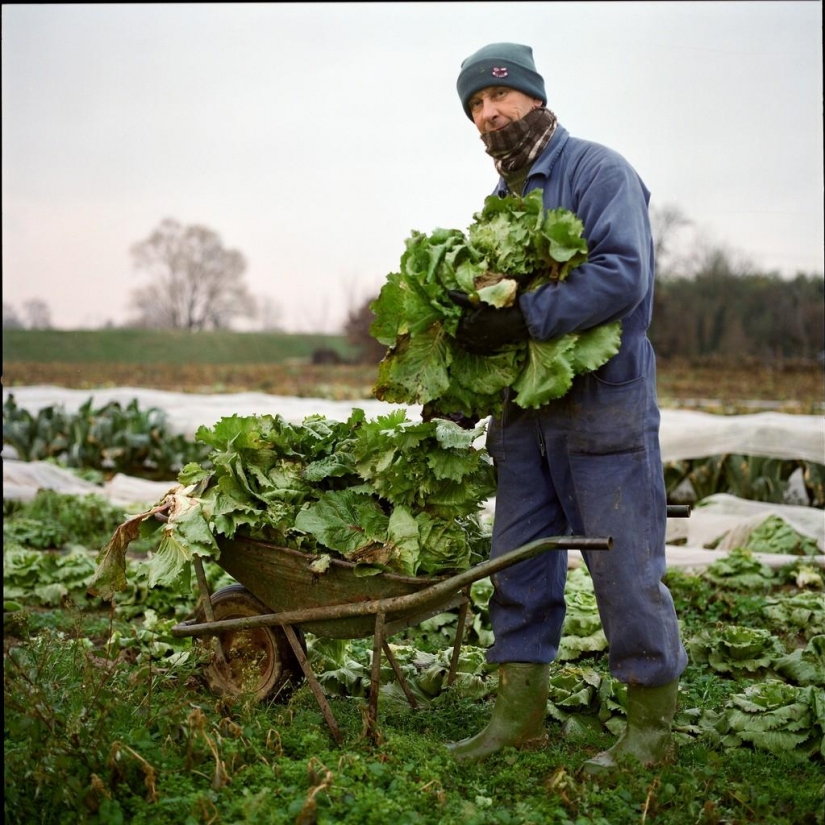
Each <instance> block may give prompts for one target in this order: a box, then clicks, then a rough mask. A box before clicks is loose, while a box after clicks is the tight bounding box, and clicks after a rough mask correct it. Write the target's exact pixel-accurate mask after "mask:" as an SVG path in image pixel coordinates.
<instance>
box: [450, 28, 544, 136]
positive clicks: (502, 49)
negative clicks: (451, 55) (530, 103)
mask: <svg viewBox="0 0 825 825" xmlns="http://www.w3.org/2000/svg"><path fill="white" fill-rule="evenodd" d="M488 86H507V87H508V88H510V89H516V90H518V91H519V92H524V94H526V95H529V96H530V97H535V98H538V99H539V100H541V102H542V103H543V104H545V105H546V104H547V93H546V92H545V91H544V78H542V76H541V75H540V74H539V73H538V72H537V71H536V64H535V63H534V62H533V50H532V49H531V48H530V47H529V46H521V45H519V44H518V43H490V44H489V45H488V46H484V47H483V48H481V49H479V50H478V51H477V52H475V53H474V54H471V55H470V56H469V57H468V58H467V59H466V60H465V61H464V62H463V63H462V64H461V72H460V73H459V75H458V81H457V82H456V88H457V89H458V96H459V98H460V99H461V105H462V106H463V107H464V111H465V113H466V114H467V117H468V118H470V120H472V119H473V116H472V113H471V112H470V98H471V97H472V96H473V95H474V94H475V93H476V92H479V91H481V89H486V88H487V87H488Z"/></svg>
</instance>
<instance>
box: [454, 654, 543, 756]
mask: <svg viewBox="0 0 825 825" xmlns="http://www.w3.org/2000/svg"><path fill="white" fill-rule="evenodd" d="M549 676H550V665H549V664H547V665H542V664H528V663H524V662H508V663H506V664H502V665H499V669H498V695H497V696H496V704H495V707H494V708H493V715H492V717H491V718H490V721H489V722H488V723H487V727H486V728H484V730H482V731H481V733H478V734H476V735H475V736H473V737H471V738H469V739H462V740H461V741H460V742H451V743H450V744H448V745H447V749H448V750H449V751H450V752H451V753H452V755H453V756H454V757H455V759H456V760H457V761H459V762H472V761H476V760H479V759H484V758H485V757H487V756H490V754H493V753H496V751H499V750H501V749H502V748H506V747H522V746H524V745H531V744H537V743H540V742H543V741H544V737H545V734H544V718H545V715H546V713H547V695H548V693H549V684H548V679H549Z"/></svg>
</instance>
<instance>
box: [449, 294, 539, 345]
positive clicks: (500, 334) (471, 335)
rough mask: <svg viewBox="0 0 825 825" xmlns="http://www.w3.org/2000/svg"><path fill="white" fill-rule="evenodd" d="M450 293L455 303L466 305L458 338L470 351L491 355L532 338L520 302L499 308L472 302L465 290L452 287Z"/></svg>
mask: <svg viewBox="0 0 825 825" xmlns="http://www.w3.org/2000/svg"><path fill="white" fill-rule="evenodd" d="M449 294H450V298H451V299H452V300H453V301H454V302H455V303H456V304H458V305H459V306H460V307H464V314H463V315H462V316H461V320H460V321H459V323H458V332H457V333H456V340H457V341H458V343H459V344H461V346H462V347H464V349H466V350H467V352H472V353H474V354H475V355H490V354H491V353H494V352H497V351H498V350H500V349H502V348H503V347H506V346H507V345H508V344H515V343H518V342H519V341H526V340H527V339H528V338H529V337H530V332H529V330H528V329H527V322H526V321H525V320H524V314H523V313H522V311H521V307H519V305H518V301H516V303H514V304H513V306H510V307H502V308H501V309H496V308H495V307H492V306H490V305H489V304H484V303H480V304H474V303H472V301H470V299H469V297H468V296H467V293H466V292H459V291H458V290H456V289H451V290H450V293H449Z"/></svg>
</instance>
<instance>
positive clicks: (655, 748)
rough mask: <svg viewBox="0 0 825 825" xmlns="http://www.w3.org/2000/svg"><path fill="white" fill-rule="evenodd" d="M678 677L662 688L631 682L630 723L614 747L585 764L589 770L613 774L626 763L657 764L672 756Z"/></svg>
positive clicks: (629, 697) (584, 768)
mask: <svg viewBox="0 0 825 825" xmlns="http://www.w3.org/2000/svg"><path fill="white" fill-rule="evenodd" d="M678 689H679V682H678V680H677V681H675V682H671V683H670V684H667V685H662V686H661V687H642V686H641V685H628V688H627V726H626V727H625V729H624V730H623V731H622V734H621V736H619V739H618V741H617V742H616V744H615V745H613V747H612V748H610V749H609V750H606V751H602V752H601V753H600V754H599V755H598V756H594V757H593V759H588V760H587V762H585V763H584V764H583V765H582V770H583V771H584V772H585V773H589V774H592V775H600V774H606V773H611V772H613V771H615V770H617V769H618V768H619V767H620V766H622V765H624V766H627V767H631V766H632V765H633V764H639V763H640V764H642V765H645V766H648V767H649V766H651V765H655V764H657V763H659V762H662V761H664V760H665V759H666V758H667V757H668V756H670V751H671V747H672V740H671V735H670V727H671V724H672V722H673V715H674V714H675V713H676V695H677V692H678Z"/></svg>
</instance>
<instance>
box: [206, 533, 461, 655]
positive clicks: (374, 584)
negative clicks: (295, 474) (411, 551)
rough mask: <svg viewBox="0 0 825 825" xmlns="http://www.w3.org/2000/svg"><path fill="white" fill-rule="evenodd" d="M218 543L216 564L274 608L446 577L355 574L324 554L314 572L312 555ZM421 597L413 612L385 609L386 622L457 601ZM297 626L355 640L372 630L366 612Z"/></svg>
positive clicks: (256, 544) (238, 541) (375, 597)
mask: <svg viewBox="0 0 825 825" xmlns="http://www.w3.org/2000/svg"><path fill="white" fill-rule="evenodd" d="M219 547H220V551H221V554H220V558H219V559H218V560H217V563H218V565H219V566H220V567H221V568H222V569H223V570H225V571H226V572H227V573H229V575H230V576H232V577H233V578H234V579H235V580H236V581H238V582H239V583H240V584H242V585H243V586H244V587H245V588H246V589H247V590H249V592H250V593H252V594H253V595H254V596H256V597H257V598H258V599H260V600H261V601H262V602H263V603H264V604H265V605H268V606H269V607H270V608H271V609H273V610H277V611H278V612H285V611H297V610H307V609H313V608H327V607H329V606H331V605H349V604H357V603H372V602H375V601H379V600H383V599H394V598H396V597H398V596H408V595H411V594H413V593H418V592H420V591H422V590H426V589H427V588H429V587H431V586H432V585H434V584H436V583H438V582H440V581H443V580H444V579H445V578H447V577H445V576H440V577H429V576H401V575H397V574H395V573H386V572H382V573H379V574H377V575H370V576H361V575H358V574H357V573H356V568H357V565H355V564H354V563H352V562H348V561H346V560H343V559H335V558H331V559H330V563H329V567H328V568H327V569H326V570H325V571H324V572H323V573H316V572H314V571H313V570H312V568H311V565H312V563H313V562H314V561H316V560H317V559H318V556H315V555H310V554H307V553H302V552H300V551H298V550H293V549H291V548H288V547H281V546H278V545H275V544H270V543H268V542H265V541H259V540H255V539H249V538H235V539H224V540H221V541H219ZM424 601H425V603H424V604H422V605H421V606H420V607H419V608H418V609H416V610H415V611H414V612H413V613H410V612H409V611H408V610H403V609H402V610H396V611H394V612H393V611H389V612H388V613H387V615H386V621H387V623H388V624H393V623H396V622H398V621H404V623H405V625H406V626H408V627H409V626H412V625H413V624H417V623H418V622H420V621H423V620H424V618H428V617H429V616H432V615H436V614H437V613H442V612H445V611H446V610H449V609H451V608H452V607H454V606H456V605H457V604H458V603H460V601H461V600H460V599H455V598H453V596H452V594H446V595H443V594H440V593H436V595H435V596H434V597H433V599H432V600H424ZM301 627H302V628H303V629H304V630H306V631H308V632H309V633H313V634H315V635H316V636H325V637H328V638H332V639H359V638H364V637H367V636H370V635H371V634H372V633H373V631H374V629H375V616H374V615H370V614H369V613H367V614H365V615H361V616H341V617H337V618H329V619H326V620H325V619H318V620H315V621H307V622H302V623H301Z"/></svg>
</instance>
